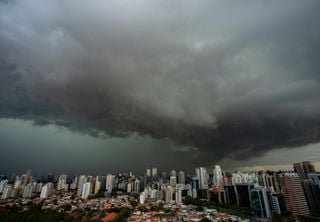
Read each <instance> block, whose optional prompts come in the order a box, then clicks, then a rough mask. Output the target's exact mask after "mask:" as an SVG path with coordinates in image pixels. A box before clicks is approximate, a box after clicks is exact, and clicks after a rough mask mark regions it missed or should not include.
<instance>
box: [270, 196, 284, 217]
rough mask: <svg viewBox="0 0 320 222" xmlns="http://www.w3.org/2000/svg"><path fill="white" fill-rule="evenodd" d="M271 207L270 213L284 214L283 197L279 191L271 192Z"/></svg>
mask: <svg viewBox="0 0 320 222" xmlns="http://www.w3.org/2000/svg"><path fill="white" fill-rule="evenodd" d="M271 209H272V213H274V214H278V215H284V214H286V211H287V210H286V204H285V201H284V197H283V195H282V194H281V193H273V194H271Z"/></svg>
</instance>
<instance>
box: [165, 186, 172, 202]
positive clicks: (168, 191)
mask: <svg viewBox="0 0 320 222" xmlns="http://www.w3.org/2000/svg"><path fill="white" fill-rule="evenodd" d="M172 200H173V189H172V187H171V186H167V187H166V199H165V201H166V203H170V202H171V201H172Z"/></svg>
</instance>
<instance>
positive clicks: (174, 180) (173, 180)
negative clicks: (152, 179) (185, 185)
mask: <svg viewBox="0 0 320 222" xmlns="http://www.w3.org/2000/svg"><path fill="white" fill-rule="evenodd" d="M176 184H177V177H175V176H171V177H170V186H172V187H175V186H176Z"/></svg>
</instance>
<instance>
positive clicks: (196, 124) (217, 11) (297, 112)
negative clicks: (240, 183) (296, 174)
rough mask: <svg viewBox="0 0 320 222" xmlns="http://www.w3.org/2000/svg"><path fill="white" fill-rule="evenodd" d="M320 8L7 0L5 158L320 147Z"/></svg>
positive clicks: (188, 163)
mask: <svg viewBox="0 0 320 222" xmlns="http://www.w3.org/2000/svg"><path fill="white" fill-rule="evenodd" d="M319 9H320V3H319V1H315V0H311V1H307V2H301V1H298V0H293V1H292V0H290V1H289V0H284V1H281V2H279V1H275V0H271V1H263V0H258V1H255V2H250V3H249V2H229V1H201V2H195V1H181V2H176V3H173V2H171V1H156V0H155V1H146V0H139V1H122V0H120V1H110V2H109V1H108V2H107V1H98V0H93V1H85V0H83V1H82V0H80V3H79V0H70V1H68V2H61V1H56V0H48V1H41V2H39V1H37V0H26V1H15V0H6V1H0V30H1V31H0V150H1V156H2V157H4V158H2V160H1V161H0V169H3V170H4V171H5V172H21V171H23V170H24V169H26V168H32V169H34V171H35V172H37V171H39V173H45V172H42V170H48V171H55V172H63V171H67V172H74V173H80V172H85V173H90V172H95V171H96V172H99V173H103V172H108V171H109V172H115V171H126V170H128V169H132V170H133V171H136V172H141V171H142V170H144V169H145V168H146V167H148V166H157V167H159V168H163V169H164V170H166V171H168V170H170V169H185V170H186V171H188V170H189V171H190V170H192V169H193V168H194V167H196V166H204V167H207V166H211V165H215V164H219V165H221V166H222V167H223V168H224V169H234V168H241V167H246V166H248V167H254V166H257V167H258V166H263V165H286V164H290V163H292V162H297V161H300V160H301V159H303V160H307V161H312V162H316V161H320V152H319V149H320V143H319V142H320V94H319V92H320V81H319V70H320V63H319V62H318V61H319V60H320V47H319V46H320V30H319V28H318V27H320V15H319V13H318V12H319Z"/></svg>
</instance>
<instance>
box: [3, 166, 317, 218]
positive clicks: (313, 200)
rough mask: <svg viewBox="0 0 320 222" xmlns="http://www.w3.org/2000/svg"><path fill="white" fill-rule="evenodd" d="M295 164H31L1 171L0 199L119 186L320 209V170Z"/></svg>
mask: <svg viewBox="0 0 320 222" xmlns="http://www.w3.org/2000/svg"><path fill="white" fill-rule="evenodd" d="M293 168H294V171H291V172H270V171H260V172H233V173H229V172H223V171H222V169H221V167H220V166H218V165H215V166H213V167H212V168H211V169H210V170H209V169H208V168H205V167H199V168H196V169H195V172H194V173H193V174H192V175H189V174H185V172H183V171H179V172H176V171H175V170H172V171H171V172H169V173H168V174H167V173H166V172H158V169H157V168H149V169H147V170H146V171H145V173H144V175H142V176H135V175H134V174H133V173H118V174H116V175H113V174H107V175H106V176H90V175H89V176H88V175H80V176H74V177H68V176H67V175H64V174H63V175H59V176H58V177H56V176H55V175H54V174H52V173H50V174H48V176H46V177H42V178H37V179H36V178H33V177H32V175H31V170H28V171H27V172H26V173H25V174H23V175H13V176H11V177H10V178H8V177H6V176H0V199H1V200H3V201H5V200H8V199H15V198H35V197H36V198H40V199H47V198H50V196H52V195H56V194H59V193H66V192H69V193H70V192H71V193H73V194H74V195H76V196H77V198H80V199H82V200H87V199H88V198H90V197H110V196H111V195H112V193H113V192H116V191H121V192H124V193H127V194H130V195H132V196H134V197H136V198H137V202H138V203H139V205H142V206H144V205H150V204H153V203H163V204H171V205H175V206H181V205H182V203H183V200H184V199H185V198H187V197H190V198H193V199H194V198H197V199H202V200H203V199H205V200H208V201H209V202H210V203H214V204H216V205H220V206H225V207H226V206H237V207H240V208H247V209H250V211H251V213H252V214H253V215H255V217H257V218H262V219H266V220H268V219H270V218H271V217H272V215H275V214H278V215H288V214H290V215H291V216H292V217H293V218H298V217H299V216H305V217H309V216H310V215H315V216H317V215H320V173H317V172H316V171H315V168H314V166H313V165H312V163H310V162H307V161H306V162H302V163H295V164H294V167H293ZM1 200H0V201H1ZM184 210H185V209H184Z"/></svg>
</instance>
